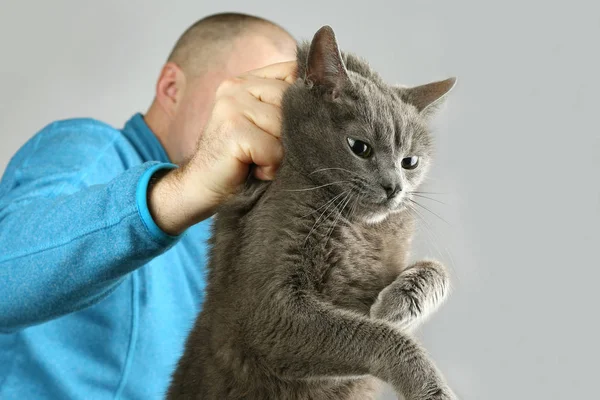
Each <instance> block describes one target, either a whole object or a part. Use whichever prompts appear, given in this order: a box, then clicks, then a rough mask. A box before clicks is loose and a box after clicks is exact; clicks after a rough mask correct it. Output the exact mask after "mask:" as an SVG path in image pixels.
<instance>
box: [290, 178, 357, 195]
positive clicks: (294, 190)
mask: <svg viewBox="0 0 600 400" xmlns="http://www.w3.org/2000/svg"><path fill="white" fill-rule="evenodd" d="M348 182H352V181H337V182H330V183H326V184H324V185H320V186H315V187H311V188H305V189H283V191H284V192H305V191H307V190H315V189H320V188H323V187H326V186H331V185H336V184H338V183H348Z"/></svg>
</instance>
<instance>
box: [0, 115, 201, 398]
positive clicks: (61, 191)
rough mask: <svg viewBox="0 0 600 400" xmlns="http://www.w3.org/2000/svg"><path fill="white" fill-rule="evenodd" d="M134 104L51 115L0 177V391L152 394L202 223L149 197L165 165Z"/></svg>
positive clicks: (167, 364)
mask: <svg viewBox="0 0 600 400" xmlns="http://www.w3.org/2000/svg"><path fill="white" fill-rule="evenodd" d="M173 167H175V166H174V165H172V164H170V163H169V159H168V157H167V154H166V153H165V151H164V149H163V148H162V146H161V144H160V142H159V141H158V139H157V138H156V136H155V135H154V134H153V133H152V131H151V130H150V129H149V128H148V126H147V125H146V123H145V122H144V119H143V117H142V116H141V115H140V114H136V115H135V116H133V117H132V118H131V119H130V120H129V121H128V122H127V124H126V125H125V127H124V128H123V129H122V130H117V129H114V128H112V127H110V126H108V125H106V124H104V123H101V122H99V121H96V120H92V119H74V120H67V121H59V122H55V123H52V124H50V125H48V126H47V127H46V128H44V129H43V130H42V131H40V132H39V133H38V134H37V135H35V136H34V137H33V138H32V139H31V140H29V141H28V142H27V143H26V144H25V145H24V146H23V147H22V148H21V149H20V150H19V151H18V152H17V154H16V155H15V156H14V157H13V158H12V160H11V162H10V163H9V165H8V167H7V169H6V171H5V173H4V176H3V177H2V180H1V181H0V399H158V398H161V397H163V396H164V394H165V392H166V389H167V387H168V384H169V380H170V375H171V373H172V372H173V370H174V368H175V366H176V363H177V360H178V359H179V357H180V356H181V353H182V351H183V346H184V343H185V339H186V336H187V334H188V332H189V330H190V329H191V327H192V325H193V322H194V319H195V317H196V314H197V313H198V312H199V308H200V306H201V303H202V298H203V292H204V285H205V277H204V268H205V264H206V257H207V254H206V240H207V239H208V236H209V224H210V222H209V221H208V220H207V221H204V222H202V223H200V224H198V225H195V226H193V227H191V228H189V229H188V230H187V231H186V232H185V233H184V234H182V235H180V236H178V237H173V236H169V235H167V234H165V233H164V232H163V231H162V230H161V229H160V228H159V227H158V226H157V225H156V224H155V223H154V221H153V220H152V217H151V216H150V213H149V211H148V206H147V204H146V189H147V186H148V182H149V180H150V177H151V175H152V174H153V173H154V172H156V171H157V170H159V169H163V168H173Z"/></svg>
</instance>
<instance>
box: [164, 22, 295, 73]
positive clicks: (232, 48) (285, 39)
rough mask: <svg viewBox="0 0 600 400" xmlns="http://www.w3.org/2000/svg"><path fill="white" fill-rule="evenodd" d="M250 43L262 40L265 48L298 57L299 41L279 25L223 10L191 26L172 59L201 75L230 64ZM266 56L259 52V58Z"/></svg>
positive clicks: (186, 69) (185, 68)
mask: <svg viewBox="0 0 600 400" xmlns="http://www.w3.org/2000/svg"><path fill="white" fill-rule="evenodd" d="M250 43H260V44H261V47H262V48H263V49H264V52H269V51H272V52H279V53H283V54H288V55H289V57H290V59H293V58H294V53H293V50H294V49H295V43H296V42H295V40H294V38H293V37H292V36H291V35H290V34H289V33H288V32H287V31H286V30H285V29H283V28H282V27H280V26H279V25H277V24H275V23H273V22H271V21H268V20H266V19H263V18H260V17H255V16H252V15H247V14H239V13H223V14H215V15H211V16H208V17H206V18H203V19H201V20H199V21H197V22H196V23H194V24H193V25H192V26H190V27H189V28H188V29H187V30H186V31H185V32H184V33H183V35H181V37H180V38H179V40H178V41H177V43H176V44H175V47H174V48H173V50H172V52H171V54H170V55H169V59H168V61H169V62H173V63H175V64H177V65H178V66H179V67H180V68H181V69H182V70H183V72H184V73H185V74H186V75H187V76H188V77H189V76H197V75H201V74H203V73H204V72H206V71H209V70H214V69H215V68H227V66H228V64H230V62H231V58H232V57H235V56H236V54H237V53H240V52H243V51H244V49H245V48H247V47H248V44H250ZM253 47H255V48H256V46H253ZM264 56H265V54H260V52H259V54H256V58H257V59H258V58H264Z"/></svg>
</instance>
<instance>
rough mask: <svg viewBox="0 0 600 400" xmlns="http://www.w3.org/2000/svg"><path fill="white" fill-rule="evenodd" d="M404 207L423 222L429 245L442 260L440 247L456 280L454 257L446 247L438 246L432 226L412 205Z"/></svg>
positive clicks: (437, 237)
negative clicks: (431, 245) (430, 244)
mask: <svg viewBox="0 0 600 400" xmlns="http://www.w3.org/2000/svg"><path fill="white" fill-rule="evenodd" d="M406 205H407V207H408V210H409V211H412V212H413V213H414V214H415V215H416V216H417V217H418V218H419V219H420V220H421V221H422V222H423V225H422V227H423V231H424V232H425V234H426V235H427V236H428V238H429V240H430V241H431V243H432V244H433V246H434V247H435V250H436V251H437V253H438V255H439V256H440V257H441V258H444V255H443V254H442V251H440V247H442V249H444V252H445V253H446V255H447V256H448V260H449V261H450V268H451V269H452V271H453V272H454V275H456V277H457V279H458V274H457V273H456V268H455V267H456V264H455V262H454V257H452V253H450V250H448V248H447V247H446V246H443V245H442V246H440V238H439V236H438V235H437V234H436V233H435V229H433V226H432V225H431V224H430V223H429V221H427V218H425V216H424V215H423V214H421V213H420V212H419V210H417V209H416V208H415V207H414V206H413V205H411V204H408V203H407V204H406Z"/></svg>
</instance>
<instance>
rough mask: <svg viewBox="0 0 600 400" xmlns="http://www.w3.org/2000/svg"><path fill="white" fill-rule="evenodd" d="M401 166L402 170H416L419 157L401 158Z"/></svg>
mask: <svg viewBox="0 0 600 400" xmlns="http://www.w3.org/2000/svg"><path fill="white" fill-rule="evenodd" d="M401 164H402V168H404V169H415V168H417V165H419V157H417V156H412V157H406V158H403V159H402V163H401Z"/></svg>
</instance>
